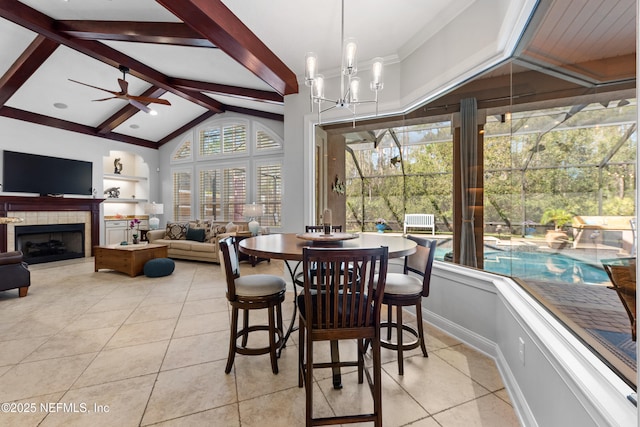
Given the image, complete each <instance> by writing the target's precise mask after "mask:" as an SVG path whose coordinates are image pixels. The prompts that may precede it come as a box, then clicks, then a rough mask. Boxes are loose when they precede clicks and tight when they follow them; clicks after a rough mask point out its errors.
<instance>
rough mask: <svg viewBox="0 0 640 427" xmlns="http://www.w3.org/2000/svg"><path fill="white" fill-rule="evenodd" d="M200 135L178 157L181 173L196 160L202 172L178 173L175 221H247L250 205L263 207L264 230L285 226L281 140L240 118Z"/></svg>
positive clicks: (213, 124)
mask: <svg viewBox="0 0 640 427" xmlns="http://www.w3.org/2000/svg"><path fill="white" fill-rule="evenodd" d="M194 134H195V135H197V137H196V138H194V140H195V141H197V144H196V145H195V146H193V147H191V144H188V145H185V144H182V145H181V146H180V147H179V149H178V150H177V151H176V153H178V152H179V153H181V154H180V155H176V156H174V157H173V162H174V163H176V164H178V163H179V164H180V166H179V167H180V168H183V167H184V164H185V163H186V162H185V160H188V161H190V162H191V163H192V165H193V170H194V171H195V173H196V176H195V179H194V178H193V177H192V176H191V172H190V171H186V170H185V171H183V170H180V171H176V172H175V174H174V189H173V194H174V206H173V212H174V219H176V220H177V219H180V220H188V219H213V220H214V221H226V222H229V221H247V220H248V218H246V217H245V216H244V206H245V205H246V204H248V203H253V202H255V203H259V204H261V205H262V207H263V212H264V213H263V216H262V217H260V218H259V221H260V224H261V225H262V226H265V227H279V226H281V214H282V156H283V143H282V139H281V137H279V136H278V135H277V134H276V132H274V131H273V130H272V129H270V128H268V127H267V126H265V125H264V124H263V123H260V122H257V121H254V120H243V119H238V118H234V119H232V120H231V119H227V120H213V121H210V122H208V123H205V124H204V125H203V126H202V127H201V128H199V129H196V130H194ZM187 139H189V138H187ZM192 150H193V151H194V152H195V153H197V155H198V156H197V159H195V160H194V159H193V158H192V157H191V154H190V153H191V152H192ZM192 209H193V210H192Z"/></svg>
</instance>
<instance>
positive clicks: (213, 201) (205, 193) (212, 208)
mask: <svg viewBox="0 0 640 427" xmlns="http://www.w3.org/2000/svg"><path fill="white" fill-rule="evenodd" d="M221 187H222V185H221V182H220V171H218V170H217V169H210V170H202V171H200V186H199V188H200V218H207V219H213V220H214V221H215V220H218V219H222V216H221V215H222V211H221V199H220V188H221Z"/></svg>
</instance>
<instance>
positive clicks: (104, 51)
mask: <svg viewBox="0 0 640 427" xmlns="http://www.w3.org/2000/svg"><path fill="white" fill-rule="evenodd" d="M0 17H2V18H4V19H7V20H9V21H11V22H14V23H16V24H18V25H21V26H23V27H25V28H27V29H29V30H31V31H34V32H36V33H40V34H42V35H43V36H45V37H47V38H49V39H51V40H53V41H56V42H58V43H60V44H63V45H65V46H67V47H69V48H71V49H74V50H77V51H78V52H81V53H83V54H85V55H87V56H89V57H91V58H94V59H97V60H98V61H102V62H104V63H105V64H109V65H111V66H113V67H115V68H118V67H119V66H120V65H124V66H126V67H128V68H129V70H130V74H131V75H134V76H136V77H138V78H140V79H142V80H145V81H147V82H149V83H151V84H154V85H156V86H158V87H161V88H163V89H166V90H167V91H168V92H171V93H174V94H175V95H177V96H180V97H182V98H184V99H186V100H188V101H191V102H193V103H195V104H197V105H200V106H201V107H204V108H206V109H209V110H212V111H215V112H216V113H221V112H223V111H224V110H225V106H224V105H223V104H221V103H220V102H218V101H216V100H215V99H212V98H210V97H208V96H206V95H204V94H201V93H199V92H193V91H188V90H184V89H179V88H176V87H173V86H171V85H170V83H169V77H167V76H165V75H164V74H162V73H160V72H159V71H156V70H154V69H153V68H151V67H149V66H147V65H145V64H143V63H142V62H140V61H137V60H135V59H133V58H131V57H130V56H127V55H125V54H123V53H122V52H119V51H117V50H115V49H113V48H111V47H109V46H107V45H105V44H103V43H100V42H97V41H93V40H81V39H75V38H72V37H71V36H69V35H68V34H66V33H64V32H61V31H59V30H58V29H57V28H56V21H55V20H53V19H52V18H50V17H48V16H47V15H45V14H43V13H41V12H38V11H37V10H35V9H32V8H30V7H29V6H27V5H25V4H22V3H20V2H16V1H14V0H0Z"/></svg>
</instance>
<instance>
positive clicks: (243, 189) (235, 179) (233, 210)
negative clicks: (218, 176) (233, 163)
mask: <svg viewBox="0 0 640 427" xmlns="http://www.w3.org/2000/svg"><path fill="white" fill-rule="evenodd" d="M222 174H223V177H224V184H223V185H224V188H223V195H222V198H223V218H224V220H228V221H244V215H243V213H242V212H243V210H244V205H245V203H247V171H246V170H245V168H229V169H224V171H223V172H222Z"/></svg>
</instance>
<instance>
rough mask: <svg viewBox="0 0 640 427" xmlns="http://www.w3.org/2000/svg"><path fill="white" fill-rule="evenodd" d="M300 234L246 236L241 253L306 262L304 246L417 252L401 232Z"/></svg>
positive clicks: (394, 255) (395, 254) (391, 255)
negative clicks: (342, 236)
mask: <svg viewBox="0 0 640 427" xmlns="http://www.w3.org/2000/svg"><path fill="white" fill-rule="evenodd" d="M296 234H297V233H282V234H267V235H262V236H255V237H251V238H248V239H244V240H242V241H241V242H240V248H239V250H240V252H242V253H245V254H248V255H253V256H258V257H262V258H272V259H283V260H290V261H302V248H304V247H306V246H310V247H323V248H343V249H349V248H351V249H358V248H377V247H379V246H387V247H388V248H389V258H399V257H403V256H407V255H411V254H412V253H414V252H415V251H416V242H414V241H412V240H409V239H407V238H405V237H403V236H399V235H388V234H387V235H385V234H383V233H370V234H360V235H358V237H357V238H355V239H350V240H343V241H339V242H314V241H310V240H305V239H300V238H298V237H297V236H296Z"/></svg>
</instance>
